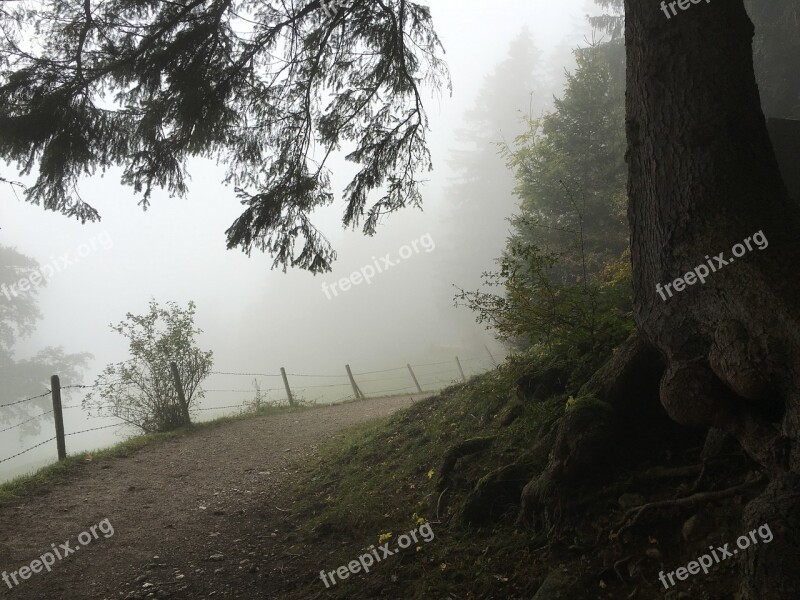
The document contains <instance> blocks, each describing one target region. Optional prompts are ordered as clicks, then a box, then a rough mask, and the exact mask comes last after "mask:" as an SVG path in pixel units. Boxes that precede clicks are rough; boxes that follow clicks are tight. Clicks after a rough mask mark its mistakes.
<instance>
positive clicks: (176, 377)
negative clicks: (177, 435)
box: [169, 361, 192, 425]
mask: <svg viewBox="0 0 800 600" xmlns="http://www.w3.org/2000/svg"><path fill="white" fill-rule="evenodd" d="M169 368H170V370H171V371H172V380H173V382H174V383H175V391H176V392H178V402H180V403H181V410H182V411H183V420H184V422H185V424H186V425H191V424H192V418H191V416H190V415H189V405H188V404H186V396H185V395H184V394H183V384H182V383H181V374H180V372H179V371H178V365H177V363H176V362H175V361H171V362H170V363H169Z"/></svg>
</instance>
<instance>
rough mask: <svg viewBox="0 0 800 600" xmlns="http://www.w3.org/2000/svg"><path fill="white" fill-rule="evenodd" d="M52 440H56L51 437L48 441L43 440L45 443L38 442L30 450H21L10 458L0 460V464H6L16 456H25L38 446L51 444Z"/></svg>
mask: <svg viewBox="0 0 800 600" xmlns="http://www.w3.org/2000/svg"><path fill="white" fill-rule="evenodd" d="M54 439H56V438H54V437H51V438H50V439H49V440H45V441H43V442H39V443H38V444H36V445H35V446H31V447H30V448H27V449H25V450H23V451H22V452H17V453H16V454H14V455H12V456H9V457H7V458H4V459H2V460H0V463H4V462H6V461H7V460H11V459H12V458H16V457H18V456H21V455H23V454H25V453H26V452H30V451H31V450H33V449H34V448H38V447H39V446H44V445H45V444H47V443H49V442H52V441H53V440H54Z"/></svg>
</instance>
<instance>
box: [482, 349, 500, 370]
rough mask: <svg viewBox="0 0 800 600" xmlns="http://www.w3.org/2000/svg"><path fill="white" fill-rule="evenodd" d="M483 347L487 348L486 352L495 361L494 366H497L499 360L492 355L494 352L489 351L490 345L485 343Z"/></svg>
mask: <svg viewBox="0 0 800 600" xmlns="http://www.w3.org/2000/svg"><path fill="white" fill-rule="evenodd" d="M483 347H484V348H486V353H487V354H488V355H489V358H491V359H492V362H493V363H494V366H495V367H497V361H496V360H495V359H494V356H492V353H491V352H490V351H489V346H487V345H486V344H484V345H483Z"/></svg>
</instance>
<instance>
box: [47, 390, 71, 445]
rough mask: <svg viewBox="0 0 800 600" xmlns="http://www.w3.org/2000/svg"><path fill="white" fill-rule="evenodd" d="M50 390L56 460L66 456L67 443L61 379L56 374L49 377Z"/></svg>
mask: <svg viewBox="0 0 800 600" xmlns="http://www.w3.org/2000/svg"><path fill="white" fill-rule="evenodd" d="M50 392H51V394H52V396H53V417H54V420H55V422H56V448H58V460H64V459H66V458H67V444H66V442H65V440H64V414H63V413H62V412H61V381H59V379H58V375H53V376H52V377H51V378H50Z"/></svg>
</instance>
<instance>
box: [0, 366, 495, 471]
mask: <svg viewBox="0 0 800 600" xmlns="http://www.w3.org/2000/svg"><path fill="white" fill-rule="evenodd" d="M475 362H488V360H487V359H486V358H485V357H478V356H476V357H469V358H465V359H461V360H460V361H459V359H458V358H457V357H456V359H455V361H441V362H432V363H419V364H413V365H412V364H408V365H406V366H402V367H393V368H389V369H378V370H373V371H361V372H350V367H349V365H347V367H346V369H347V373H346V374H333V373H328V374H311V373H285V372H284V371H283V370H282V372H281V373H248V372H239V371H211V372H210V373H209V375H217V376H225V377H262V378H282V379H283V384H284V386H283V387H261V385H260V382H258V380H256V381H255V382H253V387H252V388H250V389H242V388H237V387H230V388H207V389H206V388H199V391H201V392H202V394H200V395H199V396H200V397H201V398H205V394H218V393H225V394H252V395H253V399H252V400H248V401H245V402H241V403H238V404H226V405H221V406H197V405H193V406H192V407H191V409H190V410H191V411H192V412H194V411H197V412H205V411H212V410H230V409H239V410H240V411H244V410H248V409H253V408H255V407H256V406H257V401H256V398H258V401H259V402H261V403H264V404H276V403H278V402H280V401H279V400H276V399H275V398H269V397H268V395H269V393H271V392H278V393H283V392H285V394H286V395H287V397H288V398H286V399H288V401H289V403H290V404H294V403H295V401H296V400H297V399H298V397H297V396H296V395H295V393H296V392H307V391H308V390H313V391H312V392H311V393H323V394H325V393H330V392H335V390H336V389H337V388H342V389H349V390H350V393H348V394H345V395H344V396H338V394H337V397H336V398H334V399H333V400H332V401H333V402H342V401H347V400H355V399H359V398H367V397H375V396H381V395H386V394H394V393H401V392H409V393H420V392H433V391H437V390H439V389H441V388H442V387H444V386H446V385H449V384H452V383H453V382H455V381H458V380H461V379H463V380H466V376H465V375H464V373H463V369H462V364H461V363H475ZM445 364H449V365H450V367H451V368H450V369H443V370H438V371H434V372H422V371H421V372H420V376H421V377H420V378H421V379H423V384H424V385H423V384H420V382H419V381H418V378H417V376H416V374H415V372H414V370H413V369H414V368H417V369H424V368H426V367H435V366H441V365H445ZM456 366H457V367H458V369H457V370H456ZM485 370H488V369H483V368H481V366H478V367H477V368H475V367H473V369H472V372H473V374H475V373H478V372H483V371H485ZM397 371H406V372H405V373H403V374H398V375H394V376H390V377H376V378H368V379H363V378H362V376H364V375H382V374H385V373H394V372H397ZM447 374H449V375H451V376H452V377H451V378H450V379H443V378H441V377H440V376H442V375H447ZM437 376H439V377H437ZM290 377H291V378H310V379H326V380H327V379H343V380H344V381H342V382H341V383H313V384H311V385H305V386H300V387H296V386H290V384H289V379H288V378H290ZM433 377H437V378H436V379H431V378H433ZM356 378H358V379H356ZM54 379H57V378H54ZM400 380H405V381H407V382H408V384H407V385H405V386H402V387H390V388H383V389H369V388H368V389H367V391H366V394H365V393H364V392H362V391H361V389H360V387H359V386H360V385H365V386H366V384H376V386H377V387H382V386H379V385H377V384H381V383H383V384H389V385H392V384H391V383H389V382H398V381H400ZM120 384H122V385H130V384H128V383H126V382H124V381H122V380H118V381H114V382H107V383H95V384H72V385H65V386H60V385H59V384H58V383H57V381H54V382H53V385H52V386H51V387H54V388H55V387H57V388H59V390H88V389H97V388H107V387H111V386H115V385H120ZM394 385H395V386H397V385H398V384H396V383H395V384H394ZM372 387H373V386H371V385H370V388H372ZM423 388H424V389H423ZM57 395H58V401H57V402H56V400H55V394H54V393H53V390H51V389H48V390H47V391H46V392H44V393H42V394H39V395H37V396H31V397H29V398H24V399H21V400H15V401H13V402H6V403H4V404H0V409H3V408H7V407H10V406H17V405H22V404H24V403H26V402H33V401H35V400H41V399H42V398H45V397H47V396H53V398H54V400H53V408H52V409H50V410H44V409H43V410H42V412H41V413H39V414H36V415H33V416H30V417H28V418H26V419H24V420H22V421H20V422H18V423H14V424H12V425H9V426H7V427H5V428H3V429H0V434H1V433H5V432H7V431H11V430H13V429H17V428H20V427H23V426H25V425H27V424H29V423H33V422H35V421H38V420H40V419H42V418H44V417H50V415H53V417H50V419H48V420H51V419H55V421H56V423H57V424H56V432H57V434H56V436H55V437H52V438H50V439H47V440H44V441H42V442H39V443H37V444H35V445H33V446H30V447H29V448H25V449H23V450H21V451H19V452H17V453H16V454H13V455H11V456H7V457H5V458H1V459H0V464H3V463H5V462H7V461H10V460H12V459H14V458H17V457H19V456H23V455H24V454H27V453H28V452H31V451H32V450H35V449H36V448H39V447H41V446H43V445H45V444H48V443H50V442H52V441H54V440H58V435H59V426H58V421H59V420H61V418H62V416H61V411H62V410H74V409H78V408H85V407H84V406H82V405H80V404H73V405H69V406H62V405H61V400H60V391H59V392H58V394H57ZM300 399H301V400H306V401H308V400H307V399H305V398H300ZM318 399H320V398H315V399H314V400H313V402H314V403H316V401H317V400H318ZM91 408H92V409H98V410H99V411H100V412H102V411H103V410H110V411H112V413H113V412H114V409H115V407H114V406H113V405H111V404H109V405H101V406H97V405H92V406H91ZM82 416H83V417H84V418H88V419H108V418H119V419H120V421H119V422H117V423H112V424H110V425H102V426H99V427H91V428H88V429H82V430H79V431H72V432H68V433H67V432H64V433H63V437H68V436H76V435H79V434H84V433H89V432H93V431H100V430H105V429H111V428H116V427H122V426H125V425H128V426H131V425H132V423H130V421H128V420H125V419H122V418H121V417H119V416H118V415H117V414H95V415H92V414H85V413H84V414H83V415H82ZM61 427H62V430H63V424H62V425H61ZM62 443H63V440H62Z"/></svg>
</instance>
